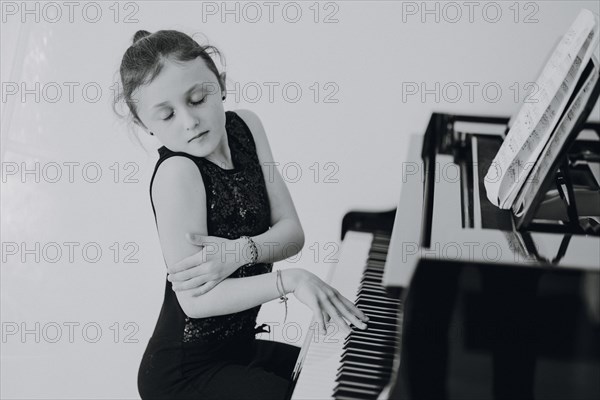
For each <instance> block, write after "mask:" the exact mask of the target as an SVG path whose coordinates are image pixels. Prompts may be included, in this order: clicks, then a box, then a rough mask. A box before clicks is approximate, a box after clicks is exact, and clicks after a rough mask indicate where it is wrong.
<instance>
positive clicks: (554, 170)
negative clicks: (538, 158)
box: [514, 80, 600, 235]
mask: <svg viewBox="0 0 600 400" xmlns="http://www.w3.org/2000/svg"><path fill="white" fill-rule="evenodd" d="M599 96H600V80H598V82H596V84H595V86H594V88H593V89H592V93H591V95H590V98H589V99H588V102H587V103H586V105H585V106H584V108H583V110H582V112H581V114H580V115H579V116H578V117H577V121H576V122H575V125H574V127H573V130H572V131H571V132H569V134H568V136H567V139H566V140H565V142H564V143H563V145H562V146H561V147H560V149H559V151H558V155H557V157H556V158H555V159H554V160H553V162H552V165H551V167H550V170H549V171H548V174H547V175H546V176H544V177H543V181H542V184H541V186H540V190H538V192H537V193H536V194H535V196H534V198H533V199H531V201H529V202H526V203H525V208H524V211H523V213H522V215H520V216H515V218H514V223H515V226H516V228H517V229H518V230H520V231H522V230H538V231H550V232H552V231H553V232H557V231H558V232H571V233H576V234H586V233H591V234H596V235H599V234H600V232H587V231H585V230H584V229H583V228H582V227H581V224H580V221H579V216H578V212H577V204H576V199H575V191H574V190H573V182H572V179H571V163H570V160H569V150H570V148H571V146H572V145H573V143H574V142H575V139H576V138H577V136H578V135H579V133H580V132H581V131H582V130H583V129H585V128H588V129H589V128H592V129H593V130H594V131H595V132H596V134H598V135H599V136H600V130H599V128H598V126H597V125H596V126H595V127H594V126H593V125H591V124H586V120H587V119H588V117H589V115H590V113H591V111H592V108H593V107H594V104H596V101H598V97H599ZM553 184H556V188H557V190H558V193H559V195H560V197H561V200H562V202H563V204H564V206H565V207H566V210H567V220H566V221H559V224H560V223H562V225H558V226H557V224H549V223H540V222H534V220H535V215H536V214H537V212H538V211H539V210H540V207H542V204H541V203H542V202H543V200H544V196H545V195H546V193H547V192H548V190H549V189H550V188H551V187H552V185H553ZM563 184H564V186H565V187H566V193H565V192H564V191H563V189H562V186H563Z"/></svg>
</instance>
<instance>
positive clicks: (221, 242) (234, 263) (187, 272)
mask: <svg viewBox="0 0 600 400" xmlns="http://www.w3.org/2000/svg"><path fill="white" fill-rule="evenodd" d="M186 238H187V239H188V241H189V242H190V243H193V244H195V245H196V246H200V247H202V250H200V251H199V252H198V253H196V254H193V255H191V256H189V257H187V258H184V259H183V260H181V261H179V262H178V263H177V264H175V265H174V266H173V267H171V268H168V271H169V276H168V277H167V279H168V280H169V281H170V282H172V283H173V290H174V291H176V292H177V291H181V290H193V291H194V292H193V293H192V295H193V296H200V295H203V294H205V293H207V292H208V291H209V290H211V289H213V288H214V287H215V286H217V285H218V284H219V283H221V282H222V281H223V280H224V279H225V278H227V277H228V276H229V275H231V274H232V273H234V272H235V271H236V270H237V269H238V268H239V267H241V266H242V265H244V264H245V262H244V260H243V258H242V257H241V252H240V251H239V250H238V249H239V248H240V242H238V240H239V239H236V240H230V239H225V238H222V237H218V236H202V235H190V234H188V235H186ZM233 249H235V250H236V251H232V250H233Z"/></svg>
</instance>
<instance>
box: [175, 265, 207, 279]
mask: <svg viewBox="0 0 600 400" xmlns="http://www.w3.org/2000/svg"><path fill="white" fill-rule="evenodd" d="M209 271H210V265H208V264H200V265H196V266H195V267H193V268H189V269H186V270H185V271H181V272H177V273H175V274H170V275H169V278H168V279H169V281H171V282H176V281H177V282H183V281H187V280H189V279H192V278H195V277H197V276H201V275H205V274H207V273H209Z"/></svg>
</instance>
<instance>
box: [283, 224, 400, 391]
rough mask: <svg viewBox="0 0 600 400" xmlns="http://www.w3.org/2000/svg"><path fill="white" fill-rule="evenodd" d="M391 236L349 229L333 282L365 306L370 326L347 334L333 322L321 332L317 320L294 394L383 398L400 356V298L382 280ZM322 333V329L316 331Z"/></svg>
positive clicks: (298, 368) (298, 369)
mask: <svg viewBox="0 0 600 400" xmlns="http://www.w3.org/2000/svg"><path fill="white" fill-rule="evenodd" d="M389 241H390V236H389V235H385V234H380V233H363V232H355V231H348V232H347V233H346V236H345V238H344V241H343V243H342V248H341V251H340V254H339V261H338V264H337V266H336V267H335V268H334V269H333V270H332V271H331V272H330V276H329V278H328V279H327V283H328V284H330V285H331V286H332V287H334V288H336V289H337V290H338V291H339V292H340V293H341V294H342V295H343V296H344V297H346V298H348V299H349V300H350V301H352V302H354V304H355V305H356V306H357V307H358V308H359V309H360V310H362V311H363V312H364V313H365V314H366V315H367V316H368V317H369V321H368V322H367V326H368V327H367V329H366V330H360V329H358V328H355V327H354V326H351V328H352V332H351V333H350V334H349V335H344V334H343V333H342V332H341V330H340V329H338V328H337V327H335V326H333V325H329V326H328V329H327V334H326V335H325V336H319V335H318V331H316V325H315V321H314V320H313V322H312V323H311V328H312V329H311V330H310V331H309V333H308V334H307V336H306V340H305V342H304V345H303V347H302V351H301V353H300V356H299V357H298V363H297V365H296V370H295V371H294V376H293V379H294V381H295V387H294V388H293V392H292V396H291V399H298V400H308V399H315V400H316V399H319V400H321V399H339V400H346V399H347V400H350V399H361V400H363V399H377V398H378V397H379V395H380V393H381V392H382V390H383V389H384V387H385V386H386V385H387V383H388V382H389V380H390V378H391V375H392V368H393V365H394V359H395V358H399V354H400V349H399V341H398V332H399V331H400V329H399V327H401V324H402V321H401V315H402V314H401V312H400V300H398V299H396V298H394V297H391V296H390V295H389V294H388V293H387V292H386V290H385V289H384V288H383V287H382V286H381V278H382V276H383V269H384V265H385V259H386V256H387V250H388V248H389ZM315 333H316V335H315Z"/></svg>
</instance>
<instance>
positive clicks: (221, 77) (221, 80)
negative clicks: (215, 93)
mask: <svg viewBox="0 0 600 400" xmlns="http://www.w3.org/2000/svg"><path fill="white" fill-rule="evenodd" d="M225 77H226V74H225V72H221V74H220V75H219V85H220V86H221V91H223V92H226V91H227V86H226V85H225Z"/></svg>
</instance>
